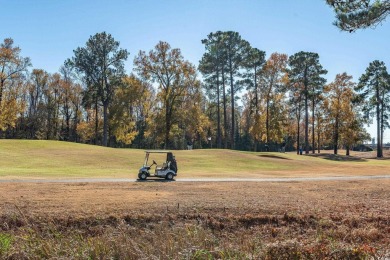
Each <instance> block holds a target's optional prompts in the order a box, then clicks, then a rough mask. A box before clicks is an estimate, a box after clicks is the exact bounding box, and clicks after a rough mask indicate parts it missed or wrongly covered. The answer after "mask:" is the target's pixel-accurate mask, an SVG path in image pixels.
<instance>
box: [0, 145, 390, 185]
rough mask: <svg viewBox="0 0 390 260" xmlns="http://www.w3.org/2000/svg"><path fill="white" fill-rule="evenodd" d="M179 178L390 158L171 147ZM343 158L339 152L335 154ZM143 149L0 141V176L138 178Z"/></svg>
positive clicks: (318, 172)
mask: <svg viewBox="0 0 390 260" xmlns="http://www.w3.org/2000/svg"><path fill="white" fill-rule="evenodd" d="M173 152H174V154H175V156H176V159H177V162H178V168H179V173H178V178H203V177H204V178H207V177H212V178H230V177H232V178H267V177H308V176H310V177H316V176H350V175H384V174H388V173H389V174H390V171H389V169H390V160H365V159H364V160H362V159H356V160H349V159H348V160H334V159H332V158H327V157H323V156H318V157H317V156H298V155H296V154H295V153H254V152H240V151H232V150H217V149H211V150H210V149H205V150H191V151H173ZM340 158H342V159H343V158H344V157H340ZM143 161H144V150H137V149H115V148H105V147H100V146H93V145H85V144H76V143H68V142H60V141H31V140H0V178H1V179H26V178H94V177H96V178H137V173H138V169H139V167H140V166H141V165H142V164H143Z"/></svg>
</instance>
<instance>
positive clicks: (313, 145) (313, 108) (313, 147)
mask: <svg viewBox="0 0 390 260" xmlns="http://www.w3.org/2000/svg"><path fill="white" fill-rule="evenodd" d="M312 102H313V104H312V116H313V120H312V122H313V124H312V126H311V129H312V133H311V135H312V138H311V139H312V153H313V154H315V153H316V148H315V134H314V123H315V108H316V106H315V98H314V97H313V100H312Z"/></svg>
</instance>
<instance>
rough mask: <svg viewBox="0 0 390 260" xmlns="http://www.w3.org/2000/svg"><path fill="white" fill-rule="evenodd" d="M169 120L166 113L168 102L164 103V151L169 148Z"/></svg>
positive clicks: (167, 112)
mask: <svg viewBox="0 0 390 260" xmlns="http://www.w3.org/2000/svg"><path fill="white" fill-rule="evenodd" d="M169 121H170V118H169V111H168V102H167V101H166V102H165V138H164V149H168V147H169V132H170V130H171V129H170V128H171V127H170V122H169Z"/></svg>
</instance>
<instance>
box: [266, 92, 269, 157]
mask: <svg viewBox="0 0 390 260" xmlns="http://www.w3.org/2000/svg"><path fill="white" fill-rule="evenodd" d="M265 117H266V119H265V135H266V142H267V152H269V98H268V96H267V108H266V115H265Z"/></svg>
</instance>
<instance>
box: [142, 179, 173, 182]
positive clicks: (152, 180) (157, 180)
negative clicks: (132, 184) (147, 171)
mask: <svg viewBox="0 0 390 260" xmlns="http://www.w3.org/2000/svg"><path fill="white" fill-rule="evenodd" d="M174 181H176V180H175V179H172V180H166V179H159V178H158V179H146V180H141V179H136V182H174Z"/></svg>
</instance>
